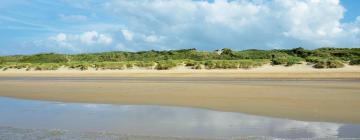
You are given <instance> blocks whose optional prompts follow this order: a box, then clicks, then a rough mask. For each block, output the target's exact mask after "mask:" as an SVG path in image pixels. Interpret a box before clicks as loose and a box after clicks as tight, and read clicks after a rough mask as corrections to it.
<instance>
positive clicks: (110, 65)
mask: <svg viewBox="0 0 360 140" xmlns="http://www.w3.org/2000/svg"><path fill="white" fill-rule="evenodd" d="M95 68H96V69H109V70H122V69H124V68H125V64H124V63H122V62H102V63H96V64H95Z"/></svg>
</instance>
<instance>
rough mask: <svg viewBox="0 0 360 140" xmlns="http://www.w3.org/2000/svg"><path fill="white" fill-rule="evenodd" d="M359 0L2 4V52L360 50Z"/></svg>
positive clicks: (33, 0)
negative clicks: (251, 49)
mask: <svg viewBox="0 0 360 140" xmlns="http://www.w3.org/2000/svg"><path fill="white" fill-rule="evenodd" d="M359 7H360V1H359V0H1V1H0V55H12V54H33V53H41V52H57V53H84V52H103V51H139V50H151V49H154V50H169V49H182V48H197V49H199V50H214V49H218V48H224V47H227V48H233V49H235V50H243V49H250V48H256V49H274V48H275V49H279V48H294V47H299V46H302V47H305V48H309V49H313V48H318V47H327V46H332V47H360V10H359V9H360V8H359Z"/></svg>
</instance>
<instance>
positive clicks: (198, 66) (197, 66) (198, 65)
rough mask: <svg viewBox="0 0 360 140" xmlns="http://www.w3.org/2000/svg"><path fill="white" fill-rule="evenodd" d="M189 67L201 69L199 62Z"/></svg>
mask: <svg viewBox="0 0 360 140" xmlns="http://www.w3.org/2000/svg"><path fill="white" fill-rule="evenodd" d="M191 68H192V69H197V70H199V69H202V67H201V64H196V65H195V66H192V67H191Z"/></svg>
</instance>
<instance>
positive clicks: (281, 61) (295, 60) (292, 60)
mask: <svg viewBox="0 0 360 140" xmlns="http://www.w3.org/2000/svg"><path fill="white" fill-rule="evenodd" d="M301 61H303V59H302V58H300V57H295V56H285V57H284V56H283V57H277V58H274V59H272V60H271V63H272V64H273V65H285V66H292V65H295V64H300V63H301Z"/></svg>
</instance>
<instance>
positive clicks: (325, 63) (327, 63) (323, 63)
mask: <svg viewBox="0 0 360 140" xmlns="http://www.w3.org/2000/svg"><path fill="white" fill-rule="evenodd" d="M314 67H315V68H342V67H344V64H343V63H342V62H341V61H339V60H333V59H324V60H319V61H317V62H316V63H315V65H314Z"/></svg>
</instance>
